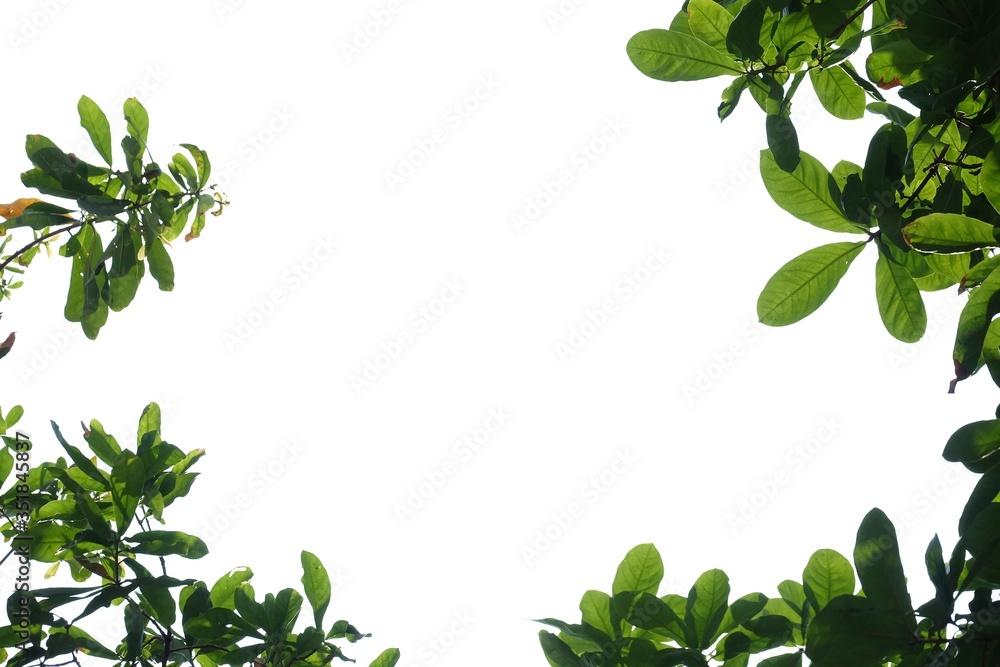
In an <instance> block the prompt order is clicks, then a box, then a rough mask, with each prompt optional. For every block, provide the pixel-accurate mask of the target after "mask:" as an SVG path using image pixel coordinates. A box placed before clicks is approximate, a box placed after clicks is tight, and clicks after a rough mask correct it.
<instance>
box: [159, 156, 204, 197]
mask: <svg viewBox="0 0 1000 667" xmlns="http://www.w3.org/2000/svg"><path fill="white" fill-rule="evenodd" d="M167 167H168V168H169V169H170V173H175V172H180V174H181V176H183V179H184V181H185V182H186V183H187V189H188V190H189V191H192V192H193V191H195V190H197V189H198V183H199V182H200V179H199V177H198V172H197V171H196V170H195V168H194V167H193V166H192V165H191V162H190V161H189V160H188V159H187V157H185V156H184V153H175V154H174V159H173V161H172V162H170V163H169V164H168V165H167ZM183 184H184V183H181V185H183Z"/></svg>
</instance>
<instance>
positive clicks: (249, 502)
mask: <svg viewBox="0 0 1000 667" xmlns="http://www.w3.org/2000/svg"><path fill="white" fill-rule="evenodd" d="M305 451H306V448H305V446H303V445H301V444H299V442H298V440H296V439H295V438H289V439H286V440H284V441H282V443H281V445H280V449H279V450H278V453H277V454H275V455H274V456H272V457H271V458H270V459H269V460H268V461H267V462H266V463H264V464H263V465H260V466H258V467H257V469H256V470H254V471H253V472H252V473H251V474H250V475H249V476H248V477H247V480H246V484H245V487H244V490H242V491H240V492H238V493H237V494H236V495H235V496H233V498H232V500H230V501H228V502H224V503H221V504H219V505H218V507H217V508H216V510H215V512H214V513H213V514H212V515H211V516H210V517H209V518H207V519H205V520H204V524H203V530H204V532H202V533H201V535H200V537H201V538H202V539H203V540H204V541H205V543H206V544H211V543H212V542H214V541H215V540H217V539H218V538H219V537H220V536H221V535H222V533H224V532H226V531H227V530H229V529H230V528H231V527H232V526H233V524H235V523H236V522H237V521H238V520H239V519H240V517H242V516H243V515H244V514H246V512H247V510H249V509H250V508H251V507H252V506H253V504H254V501H255V500H256V499H257V498H259V497H260V496H261V495H263V494H264V492H265V491H267V489H268V487H269V486H271V485H272V484H274V482H275V481H277V479H278V478H279V477H281V476H282V475H284V474H285V472H287V470H288V468H290V467H291V465H292V464H293V463H295V462H296V461H297V460H298V459H299V457H300V456H302V454H303V452H305ZM208 511H209V512H211V510H210V509H209V510H208Z"/></svg>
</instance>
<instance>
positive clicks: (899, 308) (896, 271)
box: [875, 247, 927, 343]
mask: <svg viewBox="0 0 1000 667" xmlns="http://www.w3.org/2000/svg"><path fill="white" fill-rule="evenodd" d="M879 250H880V252H879V255H878V261H877V262H876V263H875V298H876V300H877V301H878V313H879V315H880V316H881V317H882V323H883V324H885V328H886V330H887V331H888V332H889V333H890V334H892V336H893V337H894V338H896V339H898V340H901V341H903V342H904V343H916V342H917V341H918V340H920V339H921V338H922V337H923V335H924V331H925V330H926V329H927V310H926V309H925V308H924V300H923V297H921V296H920V289H919V288H918V287H917V284H916V283H915V282H914V281H913V277H912V276H910V273H909V271H907V270H906V267H904V266H903V265H901V264H899V263H897V262H896V260H894V259H892V258H891V257H888V256H887V255H886V253H885V252H884V251H883V249H882V248H881V247H880V248H879Z"/></svg>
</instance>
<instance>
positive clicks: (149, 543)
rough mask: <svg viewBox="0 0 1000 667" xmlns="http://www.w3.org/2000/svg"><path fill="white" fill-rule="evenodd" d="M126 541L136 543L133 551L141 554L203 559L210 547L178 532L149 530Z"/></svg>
mask: <svg viewBox="0 0 1000 667" xmlns="http://www.w3.org/2000/svg"><path fill="white" fill-rule="evenodd" d="M125 539H126V540H128V541H129V542H134V543H135V546H133V547H132V550H133V551H135V552H136V553H140V554H151V555H153V556H170V555H178V556H183V557H184V558H201V557H202V556H204V555H205V554H207V553H208V547H207V546H206V545H205V543H204V542H202V541H201V539H200V538H197V537H195V536H194V535H188V534H187V533H182V532H180V531H176V530H147V531H144V532H141V533H136V534H135V535H130V536H128V537H126V538H125Z"/></svg>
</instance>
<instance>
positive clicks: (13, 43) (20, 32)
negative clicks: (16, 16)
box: [7, 0, 69, 53]
mask: <svg viewBox="0 0 1000 667" xmlns="http://www.w3.org/2000/svg"><path fill="white" fill-rule="evenodd" d="M67 4H69V0H39V1H38V2H37V3H35V6H36V7H38V9H37V10H35V11H33V12H32V13H30V14H26V15H24V16H22V17H21V21H20V26H19V27H18V29H17V30H16V31H14V30H10V31H8V32H7V42H8V43H9V44H10V48H11V50H12V51H13V52H14V53H17V52H18V51H20V50H21V49H22V48H24V47H25V46H27V45H28V42H30V41H31V40H33V39H34V38H35V37H37V36H38V35H39V34H40V33H41V32H42V30H44V29H45V27H46V26H47V25H49V23H51V22H52V20H53V19H55V17H56V16H57V15H58V14H59V12H60V11H61V10H62V8H63V7H64V6H65V5H67Z"/></svg>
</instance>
